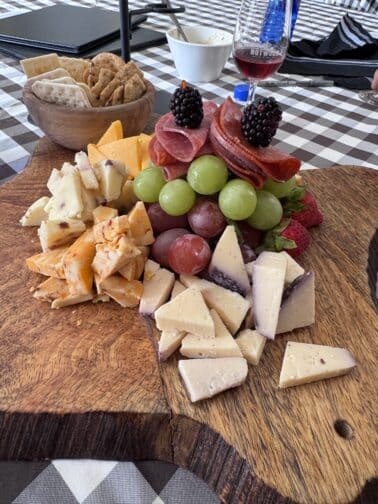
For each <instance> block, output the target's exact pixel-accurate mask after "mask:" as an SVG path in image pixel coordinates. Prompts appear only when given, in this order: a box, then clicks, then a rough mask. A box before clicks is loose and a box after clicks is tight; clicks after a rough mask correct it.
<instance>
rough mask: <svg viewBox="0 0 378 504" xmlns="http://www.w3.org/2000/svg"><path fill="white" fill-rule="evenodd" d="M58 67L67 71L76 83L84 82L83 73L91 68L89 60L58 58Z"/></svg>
mask: <svg viewBox="0 0 378 504" xmlns="http://www.w3.org/2000/svg"><path fill="white" fill-rule="evenodd" d="M59 65H60V66H61V67H62V68H64V69H65V70H67V72H68V73H69V74H70V75H71V77H72V78H73V79H74V80H75V81H76V82H84V72H85V71H86V70H87V69H88V68H89V67H90V66H91V63H90V61H89V60H86V59H82V58H68V57H67V56H59Z"/></svg>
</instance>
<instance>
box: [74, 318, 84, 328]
mask: <svg viewBox="0 0 378 504" xmlns="http://www.w3.org/2000/svg"><path fill="white" fill-rule="evenodd" d="M82 323H83V321H82V320H81V319H79V320H77V321H76V325H77V326H78V327H79V326H81V324H82Z"/></svg>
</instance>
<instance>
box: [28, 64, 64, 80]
mask: <svg viewBox="0 0 378 504" xmlns="http://www.w3.org/2000/svg"><path fill="white" fill-rule="evenodd" d="M69 76H70V74H69V73H68V72H67V70H64V68H56V69H55V70H50V72H45V73H43V74H40V75H36V76H35V77H31V78H30V79H28V80H27V81H26V82H27V84H33V82H35V81H37V80H42V79H43V80H46V79H47V80H54V79H59V78H60V77H69Z"/></svg>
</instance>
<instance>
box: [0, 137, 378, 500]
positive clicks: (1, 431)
mask: <svg viewBox="0 0 378 504" xmlns="http://www.w3.org/2000/svg"><path fill="white" fill-rule="evenodd" d="M72 159H73V153H72V152H71V151H68V150H65V149H63V148H60V147H58V146H56V145H55V144H53V143H51V142H50V141H48V140H46V139H42V140H41V141H40V142H39V144H38V146H37V148H36V151H35V153H34V155H33V157H32V159H31V161H30V163H29V165H28V167H27V169H26V170H25V171H24V172H23V173H22V174H21V175H19V176H17V177H16V178H15V179H14V180H12V181H11V182H8V183H7V184H5V185H4V186H2V187H0V209H1V210H0V223H1V234H0V236H1V238H0V242H1V245H0V264H1V268H2V281H1V284H0V299H1V311H0V348H1V352H0V458H2V459H12V460H17V459H27V460H30V459H39V458H57V457H76V458H78V457H83V458H86V457H92V458H107V459H109V458H111V459H120V460H139V459H146V458H149V459H160V460H166V461H171V462H174V463H176V464H178V465H180V466H182V467H185V468H188V469H190V470H191V471H193V472H194V473H195V474H196V475H197V476H199V477H200V478H202V479H203V480H205V481H206V482H207V483H208V484H209V485H210V487H211V488H213V489H214V491H215V492H216V493H217V494H218V496H219V497H220V499H221V500H222V502H226V503H236V502H241V503H252V502H253V503H254V504H257V503H264V504H266V503H270V502H271V503H273V502H274V503H276V502H280V503H281V502H282V503H283V502H293V501H294V502H301V503H316V504H322V503H324V504H329V503H334V504H336V503H344V502H351V501H353V500H354V499H355V498H356V497H357V496H358V495H359V494H360V493H361V492H362V491H363V488H364V486H365V483H366V482H367V481H368V480H371V479H372V478H374V477H375V476H376V472H377V455H376V454H377V431H376V429H375V426H374V422H375V418H374V417H375V415H374V409H375V408H374V397H375V393H374V392H375V385H376V383H377V379H378V376H377V372H376V365H375V362H376V358H377V355H376V348H377V347H376V343H375V338H376V334H377V328H378V327H377V316H376V313H375V311H374V307H373V302H372V300H371V298H370V293H369V287H368V279H367V273H366V266H367V254H368V246H369V241H370V239H371V237H372V236H373V234H374V229H375V226H376V223H377V221H378V215H377V208H376V207H375V208H374V205H368V203H367V202H373V201H374V197H375V196H376V187H377V183H378V172H377V171H374V170H369V169H364V168H356V167H335V168H330V169H327V170H309V171H305V172H304V173H303V177H304V179H305V180H306V181H308V182H309V184H310V186H311V190H312V191H313V192H314V194H315V196H316V198H317V200H318V201H319V204H320V206H321V208H322V211H323V213H324V215H325V222H324V224H323V225H322V226H321V227H319V228H318V229H314V230H313V231H312V237H313V242H312V244H311V246H310V248H309V250H308V251H307V252H306V253H305V254H304V257H303V261H302V262H303V265H304V267H306V269H313V270H314V271H315V273H316V303H317V307H316V317H317V321H316V324H315V325H314V326H313V327H309V328H305V329H302V330H297V331H296V332H295V333H293V334H291V335H290V337H288V336H280V337H278V338H277V340H276V341H275V342H274V343H268V344H267V346H266V349H265V351H264V354H263V356H262V359H261V361H260V365H259V366H258V367H256V368H255V367H253V368H252V369H251V370H250V373H249V377H248V379H247V382H246V383H245V384H244V385H243V386H242V387H240V388H238V389H235V390H230V391H227V392H225V393H223V394H221V395H219V396H217V397H215V398H213V399H211V400H208V401H204V402H201V403H197V404H191V403H190V402H189V400H188V399H187V396H186V393H185V390H184V388H183V385H182V383H181V381H180V378H179V375H178V371H177V358H176V357H174V358H173V359H171V360H170V361H168V362H166V363H163V364H160V363H159V362H158V361H157V357H156V351H155V347H156V334H155V333H154V331H153V325H152V323H151V321H148V320H145V319H143V318H142V317H141V316H140V315H139V314H138V312H137V310H132V309H124V308H121V307H120V306H117V305H116V304H115V303H108V304H91V303H86V304H83V305H77V306H73V307H68V308H64V309H61V310H50V308H49V305H48V304H47V303H41V302H39V301H37V300H35V299H33V297H32V295H31V292H30V288H31V287H33V286H34V287H35V286H36V285H37V284H38V282H39V281H40V278H39V277H38V275H36V274H34V273H31V272H30V271H28V270H27V269H26V267H25V258H26V257H28V256H29V255H31V254H33V253H36V252H37V251H38V250H39V243H38V238H37V232H36V229H35V228H21V226H20V225H19V219H20V217H21V216H22V214H23V213H24V211H25V209H26V208H27V207H28V206H29V205H30V204H31V203H32V202H33V201H34V200H35V199H36V198H38V197H40V196H41V195H44V194H47V192H46V191H47V190H46V181H47V178H48V175H49V173H50V171H51V169H52V168H54V167H59V166H60V165H61V164H62V163H63V161H70V160H72ZM369 207H370V208H369ZM290 339H291V340H293V341H303V342H312V343H319V344H329V345H334V346H341V347H346V348H348V349H349V350H350V351H351V353H352V354H353V355H354V357H355V358H356V360H357V363H358V365H357V368H356V369H355V370H354V371H353V373H351V374H350V375H348V376H344V377H340V378H335V379H332V380H328V381H327V380H325V381H322V382H318V383H313V384H310V385H306V386H300V387H294V388H292V389H286V390H279V389H278V386H277V384H278V377H279V372H280V367H281V362H282V357H283V353H284V348H285V344H286V342H287V341H288V340H290ZM359 502H362V501H359ZM364 502H366V500H365V501H364ZM372 502H373V501H372Z"/></svg>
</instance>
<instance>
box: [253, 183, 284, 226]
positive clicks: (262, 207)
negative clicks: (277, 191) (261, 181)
mask: <svg viewBox="0 0 378 504" xmlns="http://www.w3.org/2000/svg"><path fill="white" fill-rule="evenodd" d="M256 196H257V205H256V208H255V211H254V212H253V214H252V215H251V216H250V217H249V218H248V219H247V222H248V224H249V225H250V226H251V227H253V228H255V229H259V230H260V231H266V230H268V229H271V228H273V227H274V226H276V225H277V224H278V223H279V222H280V220H281V218H282V205H281V203H280V200H279V199H278V198H276V197H275V196H274V195H273V194H271V193H270V192H268V191H256Z"/></svg>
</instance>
